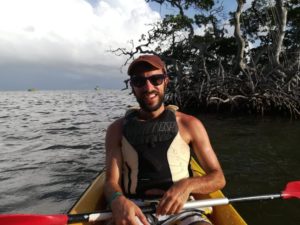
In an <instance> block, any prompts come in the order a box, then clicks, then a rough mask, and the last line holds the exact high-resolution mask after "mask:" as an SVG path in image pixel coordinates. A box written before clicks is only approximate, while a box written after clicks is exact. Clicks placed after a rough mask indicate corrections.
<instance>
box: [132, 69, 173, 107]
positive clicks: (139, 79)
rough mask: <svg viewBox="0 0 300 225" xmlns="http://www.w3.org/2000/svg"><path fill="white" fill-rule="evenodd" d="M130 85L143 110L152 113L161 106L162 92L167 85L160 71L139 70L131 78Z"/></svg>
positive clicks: (165, 78) (166, 80)
mask: <svg viewBox="0 0 300 225" xmlns="http://www.w3.org/2000/svg"><path fill="white" fill-rule="evenodd" d="M130 83H131V86H132V90H133V93H134V95H135V97H136V99H137V101H138V103H139V105H140V107H141V108H142V109H143V110H145V111H147V112H153V111H156V110H158V109H159V108H160V107H161V106H162V103H163V101H164V94H165V93H164V91H165V88H166V85H167V83H168V78H167V77H166V75H165V74H164V72H163V70H162V69H152V70H143V69H140V70H138V73H137V74H136V75H134V76H132V77H131V82H130Z"/></svg>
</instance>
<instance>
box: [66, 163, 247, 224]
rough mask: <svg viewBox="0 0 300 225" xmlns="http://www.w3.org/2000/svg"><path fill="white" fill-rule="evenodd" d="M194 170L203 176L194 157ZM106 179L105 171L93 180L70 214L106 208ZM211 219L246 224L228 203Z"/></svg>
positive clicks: (217, 208) (213, 195) (219, 195)
mask: <svg viewBox="0 0 300 225" xmlns="http://www.w3.org/2000/svg"><path fill="white" fill-rule="evenodd" d="M191 166H192V170H193V172H194V176H195V175H197V176H201V175H203V174H204V171H203V170H202V168H201V167H200V166H199V165H198V164H197V163H196V161H195V160H194V159H193V158H192V160H191ZM104 181H105V172H102V173H100V174H99V175H98V176H97V177H96V179H95V180H94V181H93V182H92V184H91V185H90V186H89V188H88V189H87V190H86V191H85V192H84V193H83V195H82V196H81V198H80V199H79V200H78V201H77V203H76V204H75V205H74V206H73V207H72V208H71V209H70V211H69V214H80V213H89V212H95V211H99V210H101V209H104V207H105V205H104V204H105V200H104V194H103V184H104ZM223 197H224V195H223V193H222V192H221V191H216V192H214V193H211V194H209V195H207V196H202V198H204V199H209V198H223ZM208 217H209V219H210V220H211V221H212V223H213V224H214V225H246V222H245V221H244V219H243V218H242V217H241V216H240V215H239V213H238V212H237V211H236V210H235V208H234V207H233V206H232V205H230V204H228V205H223V206H214V207H213V212H212V214H210V215H209V216H208ZM88 224H89V223H76V225H88Z"/></svg>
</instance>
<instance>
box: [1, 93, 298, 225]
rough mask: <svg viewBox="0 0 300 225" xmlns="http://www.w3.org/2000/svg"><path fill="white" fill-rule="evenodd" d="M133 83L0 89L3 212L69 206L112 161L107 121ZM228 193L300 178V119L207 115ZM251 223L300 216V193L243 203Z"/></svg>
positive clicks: (273, 187) (123, 104) (127, 98)
mask: <svg viewBox="0 0 300 225" xmlns="http://www.w3.org/2000/svg"><path fill="white" fill-rule="evenodd" d="M132 105H135V101H134V97H133V96H132V95H129V92H128V91H118V90H101V91H98V92H97V91H37V92H0V213H50V214H51V213H65V212H66V211H67V210H68V209H69V208H70V207H71V206H72V204H73V203H74V202H75V201H76V199H77V198H78V197H79V196H80V195H81V193H82V192H83V191H84V190H85V188H86V187H87V186H88V184H89V183H90V182H91V181H92V179H93V178H94V177H95V176H96V174H97V173H98V172H99V171H101V170H102V169H103V168H104V160H105V149H104V137H105V132H106V129H107V126H108V125H109V124H110V123H111V122H112V121H114V120H115V119H117V118H119V117H120V116H122V115H123V114H124V112H125V110H126V109H127V108H128V107H129V106H132ZM199 118H200V119H201V121H202V122H203V123H204V125H205V126H206V128H207V130H208V133H209V135H210V138H211V142H212V144H213V146H214V148H215V151H216V153H217V155H218V158H219V160H220V162H221V164H222V167H223V170H224V173H225V176H226V178H227V186H226V188H225V189H224V193H225V195H226V196H228V197H239V196H249V195H259V194H272V193H279V192H280V191H281V190H283V189H284V185H285V184H286V183H287V182H288V181H290V180H300V149H299V146H300V138H299V137H300V122H299V121H296V122H292V121H289V120H282V119H260V118H258V119H255V118H248V117H247V118H245V117H240V118H221V117H217V116H208V115H199ZM235 207H236V208H237V209H238V211H239V212H240V214H241V215H242V216H243V217H244V218H245V220H246V221H247V222H248V223H249V224H291V225H298V224H300V215H299V212H300V200H270V201H264V202H253V203H237V204H235Z"/></svg>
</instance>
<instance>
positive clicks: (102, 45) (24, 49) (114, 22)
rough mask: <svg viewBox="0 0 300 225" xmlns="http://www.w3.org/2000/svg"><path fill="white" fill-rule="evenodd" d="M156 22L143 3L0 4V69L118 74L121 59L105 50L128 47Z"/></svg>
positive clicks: (41, 0)
mask: <svg viewBox="0 0 300 225" xmlns="http://www.w3.org/2000/svg"><path fill="white" fill-rule="evenodd" d="M159 19H160V16H159V14H158V13H157V12H154V11H152V10H151V8H150V7H149V5H148V4H147V3H145V1H144V0H126V1H125V0H90V1H85V0H26V1H24V0H0V69H1V67H2V66H5V67H6V68H7V66H8V65H9V66H11V67H13V66H18V65H30V66H31V68H34V67H35V66H36V65H38V66H39V67H40V66H41V65H43V66H44V67H46V68H56V69H57V68H60V69H61V70H63V71H68V73H72V72H74V73H77V74H93V75H95V74H99V75H101V74H102V75H103V76H104V75H105V74H106V72H113V71H114V73H116V74H117V73H119V68H120V66H121V65H122V63H124V58H123V57H117V56H115V55H113V54H112V53H109V52H107V51H108V50H109V49H111V48H117V47H126V46H128V41H129V40H131V39H134V40H137V39H138V38H139V37H140V35H141V34H142V33H145V32H146V31H147V30H148V29H149V26H146V25H147V24H151V23H153V22H155V21H157V20H159ZM104 71H106V72H104ZM24 74H25V73H24ZM0 76H1V74H0Z"/></svg>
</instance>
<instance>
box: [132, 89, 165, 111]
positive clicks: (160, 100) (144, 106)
mask: <svg viewBox="0 0 300 225" xmlns="http://www.w3.org/2000/svg"><path fill="white" fill-rule="evenodd" d="M151 93H154V94H157V96H158V102H157V103H156V104H155V105H149V104H147V103H146V102H145V101H144V98H143V97H144V95H146V94H151ZM135 97H136V100H137V102H138V103H139V105H140V107H141V109H143V110H144V111H146V112H154V111H156V110H158V109H159V108H160V107H161V106H162V104H163V102H164V98H165V96H164V94H160V93H159V92H157V91H151V92H144V93H143V94H142V96H141V97H138V96H136V95H135Z"/></svg>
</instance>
